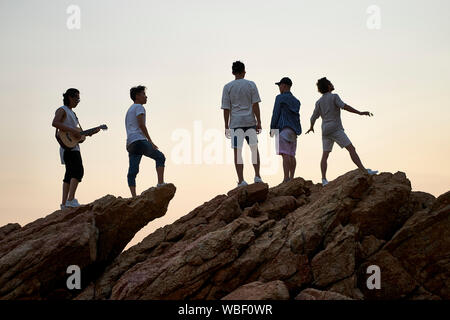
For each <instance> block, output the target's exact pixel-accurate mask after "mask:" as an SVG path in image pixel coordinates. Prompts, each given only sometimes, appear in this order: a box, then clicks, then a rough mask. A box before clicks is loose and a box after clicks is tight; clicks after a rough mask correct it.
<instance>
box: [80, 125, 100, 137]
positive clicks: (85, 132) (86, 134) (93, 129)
mask: <svg viewBox="0 0 450 320" xmlns="http://www.w3.org/2000/svg"><path fill="white" fill-rule="evenodd" d="M100 128H101V126H98V127H95V128H91V129H87V130H84V131H81V132H80V134H81V135H82V136H88V135H90V134H91V133H93V132H94V131H95V130H97V129H100Z"/></svg>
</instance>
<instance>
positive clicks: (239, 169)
mask: <svg viewBox="0 0 450 320" xmlns="http://www.w3.org/2000/svg"><path fill="white" fill-rule="evenodd" d="M234 165H235V167H236V173H237V176H238V180H239V182H238V183H241V182H242V181H244V164H243V161H242V149H238V148H235V149H234Z"/></svg>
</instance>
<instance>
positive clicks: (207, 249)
mask: <svg viewBox="0 0 450 320" xmlns="http://www.w3.org/2000/svg"><path fill="white" fill-rule="evenodd" d="M449 213H450V197H449V195H448V194H445V195H442V196H441V197H439V198H438V199H435V197H433V196H432V195H430V194H426V193H423V192H412V191H411V185H410V182H409V180H408V179H407V178H406V176H405V174H404V173H401V172H397V173H396V174H391V173H382V174H380V175H377V176H366V175H363V174H361V173H359V172H358V171H356V170H355V171H352V172H349V173H347V174H345V175H343V176H341V177H339V178H338V179H336V180H335V181H332V182H330V184H328V185H327V186H326V187H322V186H321V185H314V184H313V183H312V182H311V181H305V180H303V179H302V178H297V179H294V180H292V181H290V182H288V183H284V184H281V185H279V186H277V187H274V188H270V189H269V188H268V186H267V185H266V184H262V183H259V184H253V185H250V186H247V187H243V188H239V189H235V190H232V191H230V192H229V193H228V194H227V195H219V196H217V197H215V198H214V199H212V200H211V201H209V202H206V203H204V204H203V205H201V206H200V207H198V208H196V209H195V210H193V211H192V212H191V213H189V214H188V215H186V216H184V217H182V218H180V219H179V220H178V221H176V222H175V223H173V224H171V225H168V226H165V227H164V228H160V229H158V230H156V231H155V232H154V233H152V234H151V235H149V236H148V237H147V238H145V239H144V240H143V241H142V242H141V243H139V244H138V245H136V246H134V247H132V248H130V249H129V250H127V251H125V252H123V253H122V254H121V255H120V256H118V257H117V258H116V259H115V260H114V261H113V262H112V263H111V264H110V265H109V266H108V267H107V269H106V270H105V272H104V273H103V274H102V275H101V276H100V277H99V278H98V279H97V280H96V281H93V282H92V283H91V284H90V285H89V286H88V287H87V288H85V290H84V291H83V292H82V293H81V294H80V295H79V296H78V297H77V299H222V298H224V299H247V298H250V299H287V298H290V299H294V298H295V299H449V298H450V282H449V281H450V274H449V270H450V259H449V254H450V250H449V249H450V236H449V234H448V230H449V227H450V218H449ZM372 265H377V266H379V268H380V271H381V289H372V290H371V289H368V286H367V280H368V277H369V276H370V274H368V273H367V268H368V267H369V266H372ZM283 288H285V289H286V290H287V293H288V296H287V295H286V294H285V293H286V291H285V290H283Z"/></svg>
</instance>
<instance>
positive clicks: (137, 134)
mask: <svg viewBox="0 0 450 320" xmlns="http://www.w3.org/2000/svg"><path fill="white" fill-rule="evenodd" d="M140 114H143V115H144V117H145V108H144V107H143V106H142V104H133V105H131V107H130V108H129V109H128V111H127V115H126V117H125V128H126V129H127V146H128V145H130V144H132V143H133V142H135V141H138V140H147V138H146V137H145V135H144V133H142V130H141V128H139V125H138V120H137V116H138V115H140Z"/></svg>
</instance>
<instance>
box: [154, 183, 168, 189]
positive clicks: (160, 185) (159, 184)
mask: <svg viewBox="0 0 450 320" xmlns="http://www.w3.org/2000/svg"><path fill="white" fill-rule="evenodd" d="M166 184H167V183H165V182H163V183H158V184H157V185H156V187H157V188H159V187H162V186H165V185H166Z"/></svg>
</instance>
